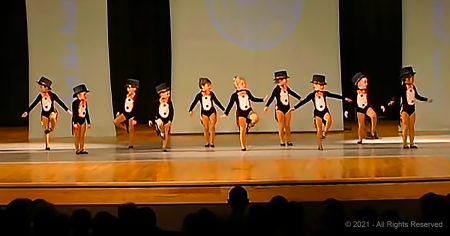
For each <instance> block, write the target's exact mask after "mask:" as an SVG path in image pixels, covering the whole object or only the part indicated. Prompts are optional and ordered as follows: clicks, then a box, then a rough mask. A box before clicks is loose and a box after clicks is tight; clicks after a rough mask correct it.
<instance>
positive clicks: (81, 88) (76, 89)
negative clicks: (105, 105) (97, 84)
mask: <svg viewBox="0 0 450 236" xmlns="http://www.w3.org/2000/svg"><path fill="white" fill-rule="evenodd" d="M82 92H86V93H88V92H89V90H88V89H87V88H86V85H85V84H79V85H77V86H75V87H74V88H73V97H76V96H77V95H78V94H79V93H82Z"/></svg>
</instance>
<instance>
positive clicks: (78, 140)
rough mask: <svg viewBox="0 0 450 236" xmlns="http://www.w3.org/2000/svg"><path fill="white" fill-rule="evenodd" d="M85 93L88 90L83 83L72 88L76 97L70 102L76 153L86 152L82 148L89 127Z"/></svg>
mask: <svg viewBox="0 0 450 236" xmlns="http://www.w3.org/2000/svg"><path fill="white" fill-rule="evenodd" d="M87 93H89V90H88V89H87V88H86V85H85V84H80V85H77V86H76V87H74V88H73V97H74V98H76V99H75V100H74V101H73V102H72V111H73V116H72V130H73V133H74V135H75V150H76V151H75V153H76V154H77V155H79V154H88V152H87V151H86V150H85V149H84V139H85V135H86V127H87V128H90V127H91V119H90V118H89V109H88V101H87Z"/></svg>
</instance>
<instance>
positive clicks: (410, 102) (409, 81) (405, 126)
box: [388, 66, 433, 149]
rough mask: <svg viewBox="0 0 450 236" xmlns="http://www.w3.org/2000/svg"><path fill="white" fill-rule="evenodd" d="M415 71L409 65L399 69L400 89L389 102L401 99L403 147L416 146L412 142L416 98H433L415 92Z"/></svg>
mask: <svg viewBox="0 0 450 236" xmlns="http://www.w3.org/2000/svg"><path fill="white" fill-rule="evenodd" d="M415 74H416V72H415V71H414V70H413V68H412V67H411V66H406V67H403V68H402V69H401V70H400V79H401V80H402V85H401V87H400V91H399V92H398V94H397V96H396V97H393V98H392V100H391V101H390V102H389V104H388V105H389V106H392V105H393V104H394V102H396V101H398V99H399V98H400V99H401V101H400V102H401V104H400V106H401V109H400V114H401V117H400V121H401V124H402V138H403V148H405V149H408V148H418V147H417V146H416V145H415V144H414V134H415V130H414V126H415V123H416V112H415V111H416V99H417V100H419V101H423V102H429V103H431V102H432V101H433V100H432V99H429V98H426V97H422V96H420V95H419V93H418V92H417V88H416V85H415V81H416V77H415ZM408 136H409V146H408V144H407V139H408Z"/></svg>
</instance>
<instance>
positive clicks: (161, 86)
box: [155, 83, 170, 93]
mask: <svg viewBox="0 0 450 236" xmlns="http://www.w3.org/2000/svg"><path fill="white" fill-rule="evenodd" d="M155 89H156V92H157V93H162V92H165V91H167V90H169V89H170V87H169V85H168V84H167V83H162V84H159V85H157V86H156V87H155Z"/></svg>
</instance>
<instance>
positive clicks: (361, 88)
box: [352, 72, 378, 144]
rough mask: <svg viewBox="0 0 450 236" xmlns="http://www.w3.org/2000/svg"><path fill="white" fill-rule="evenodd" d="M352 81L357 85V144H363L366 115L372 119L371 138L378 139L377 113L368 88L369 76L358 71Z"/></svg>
mask: <svg viewBox="0 0 450 236" xmlns="http://www.w3.org/2000/svg"><path fill="white" fill-rule="evenodd" d="M352 82H353V84H354V85H355V87H356V116H357V118H358V142H357V144H362V139H363V138H364V136H365V134H366V127H365V125H366V121H365V118H366V115H367V116H369V117H370V121H371V129H370V133H371V138H372V139H378V135H377V131H376V130H377V119H378V118H377V113H376V112H375V110H374V108H373V104H372V102H371V100H370V97H369V94H368V93H369V90H368V89H367V86H368V80H367V77H366V76H365V75H364V74H363V73H361V72H358V73H356V74H355V75H354V76H353V78H352Z"/></svg>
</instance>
